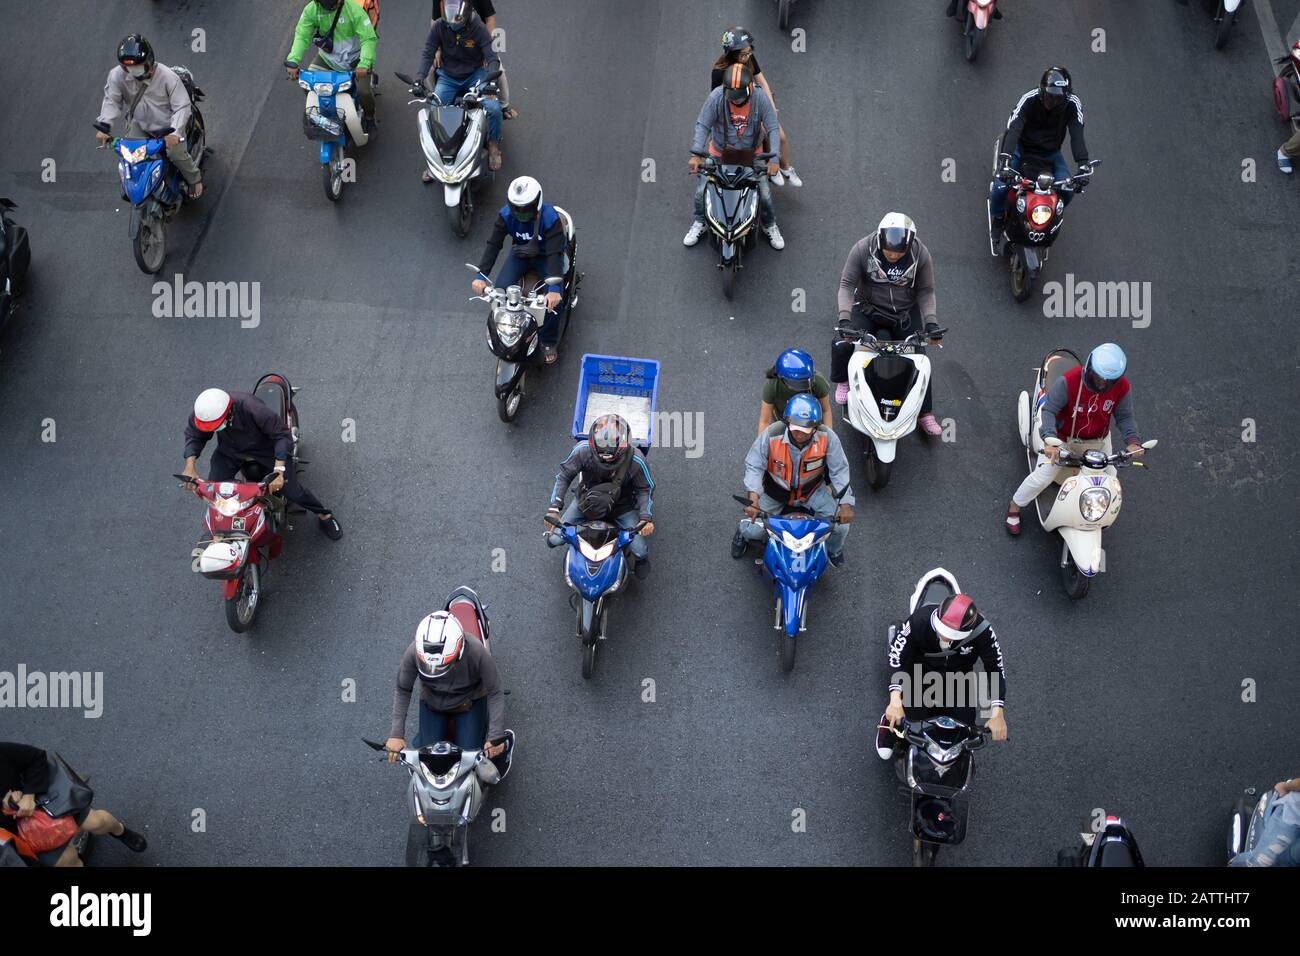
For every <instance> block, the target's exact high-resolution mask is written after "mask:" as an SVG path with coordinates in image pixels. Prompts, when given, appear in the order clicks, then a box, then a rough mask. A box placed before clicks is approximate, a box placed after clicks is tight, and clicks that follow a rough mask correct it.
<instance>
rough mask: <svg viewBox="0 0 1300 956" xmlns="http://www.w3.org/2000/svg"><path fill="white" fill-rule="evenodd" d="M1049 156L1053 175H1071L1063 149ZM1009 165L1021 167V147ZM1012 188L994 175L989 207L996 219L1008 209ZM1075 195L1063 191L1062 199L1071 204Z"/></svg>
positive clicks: (990, 188)
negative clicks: (1009, 193)
mask: <svg viewBox="0 0 1300 956" xmlns="http://www.w3.org/2000/svg"><path fill="white" fill-rule="evenodd" d="M1048 158H1049V159H1050V160H1051V161H1052V168H1053V172H1052V175H1053V176H1054V177H1055V178H1057V179H1065V178H1066V177H1067V176H1069V175H1070V167H1069V165H1068V164H1067V163H1066V162H1065V157H1064V156H1062V155H1061V151H1060V150H1059V149H1058V150H1057V151H1056V152H1055V153H1053V154H1052V155H1051V156H1049V157H1048ZM1008 165H1009V166H1010V167H1011V168H1012V169H1014V170H1017V171H1018V170H1019V169H1020V147H1019V146H1017V147H1016V151H1015V152H1014V153H1012V154H1011V159H1010V160H1009V161H1008ZM1010 188H1011V187H1009V186H1007V185H1005V184H1004V183H1003V182H1002V181H1001V180H1000V179H997V178H996V177H994V179H993V184H992V185H991V186H989V203H990V206H989V208H990V209H991V210H992V211H993V219H994V221H996V220H998V219H1001V218H1002V217H1003V215H1004V214H1005V213H1006V211H1007V193H1008V192H1009V191H1010ZM1073 197H1074V193H1070V192H1064V193H1061V199H1062V201H1064V203H1065V204H1066V205H1067V206H1068V205H1070V200H1071V199H1072V198H1073Z"/></svg>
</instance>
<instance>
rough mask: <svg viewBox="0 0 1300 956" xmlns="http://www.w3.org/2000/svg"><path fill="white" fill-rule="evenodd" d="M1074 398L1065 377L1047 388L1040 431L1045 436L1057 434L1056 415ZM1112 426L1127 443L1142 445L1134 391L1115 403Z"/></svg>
mask: <svg viewBox="0 0 1300 956" xmlns="http://www.w3.org/2000/svg"><path fill="white" fill-rule="evenodd" d="M1071 401H1072V398H1071V396H1070V393H1069V391H1068V390H1067V389H1066V387H1065V378H1064V377H1061V378H1058V379H1057V380H1056V381H1055V382H1053V383H1052V387H1051V388H1049V389H1048V390H1047V394H1046V395H1045V396H1044V397H1043V421H1042V425H1041V426H1040V428H1039V430H1038V433H1039V434H1040V435H1042V436H1043V437H1044V438H1049V437H1051V436H1053V435H1055V434H1056V416H1057V415H1060V414H1061V413H1062V411H1064V410H1065V408H1066V406H1068V405H1069V404H1070V402H1071ZM1110 421H1111V426H1112V427H1114V428H1118V429H1119V433H1120V434H1121V435H1123V436H1124V441H1125V443H1127V444H1129V445H1140V444H1141V441H1140V440H1139V438H1138V426H1137V419H1136V418H1135V417H1134V415H1133V392H1132V391H1130V392H1129V393H1128V394H1127V395H1125V396H1124V397H1123V398H1121V399H1120V400H1119V401H1118V402H1116V403H1115V410H1114V411H1113V412H1111V419H1110Z"/></svg>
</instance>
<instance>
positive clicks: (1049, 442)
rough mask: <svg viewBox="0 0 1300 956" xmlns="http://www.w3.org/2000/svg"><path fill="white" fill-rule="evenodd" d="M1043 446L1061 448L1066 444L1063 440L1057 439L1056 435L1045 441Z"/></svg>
mask: <svg viewBox="0 0 1300 956" xmlns="http://www.w3.org/2000/svg"><path fill="white" fill-rule="evenodd" d="M1043 444H1044V445H1047V446H1048V447H1049V448H1060V447H1061V446H1062V445H1064V444H1065V442H1063V441H1061V439H1059V438H1057V437H1056V436H1055V435H1051V436H1049V437H1047V438H1044V439H1043Z"/></svg>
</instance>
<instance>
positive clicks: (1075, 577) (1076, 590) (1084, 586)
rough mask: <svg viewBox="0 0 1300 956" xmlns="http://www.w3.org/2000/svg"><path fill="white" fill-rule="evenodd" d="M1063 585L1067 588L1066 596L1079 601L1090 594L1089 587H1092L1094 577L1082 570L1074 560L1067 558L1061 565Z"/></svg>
mask: <svg viewBox="0 0 1300 956" xmlns="http://www.w3.org/2000/svg"><path fill="white" fill-rule="evenodd" d="M1061 586H1062V587H1064V588H1065V593H1066V596H1068V597H1069V599H1070V600H1071V601H1079V600H1082V599H1083V598H1085V597H1087V596H1088V589H1089V588H1091V587H1092V578H1090V577H1088V576H1087V575H1086V574H1084V573H1083V572H1082V571H1080V570H1079V566H1078V565H1077V564H1075V563H1074V561H1073V560H1071V559H1069V558H1067V559H1066V561H1065V564H1063V565H1061Z"/></svg>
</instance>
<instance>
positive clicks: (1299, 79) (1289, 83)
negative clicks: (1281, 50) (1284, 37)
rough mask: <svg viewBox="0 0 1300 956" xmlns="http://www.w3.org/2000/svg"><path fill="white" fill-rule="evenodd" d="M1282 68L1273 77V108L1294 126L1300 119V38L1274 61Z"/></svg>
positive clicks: (1284, 121)
mask: <svg viewBox="0 0 1300 956" xmlns="http://www.w3.org/2000/svg"><path fill="white" fill-rule="evenodd" d="M1273 62H1274V63H1275V64H1276V65H1278V66H1279V67H1281V68H1282V69H1281V70H1279V71H1278V75H1277V76H1275V77H1273V108H1274V109H1275V110H1277V115H1278V119H1280V120H1281V121H1282V122H1283V123H1287V124H1290V125H1292V126H1294V124H1295V123H1296V121H1297V120H1300V109H1296V108H1294V107H1295V105H1296V104H1300V40H1296V41H1295V43H1294V44H1293V45H1292V46H1291V49H1290V50H1288V51H1287V52H1286V53H1285V54H1284V55H1283V56H1280V57H1278V58H1277V59H1275V60H1274V61H1273Z"/></svg>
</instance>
